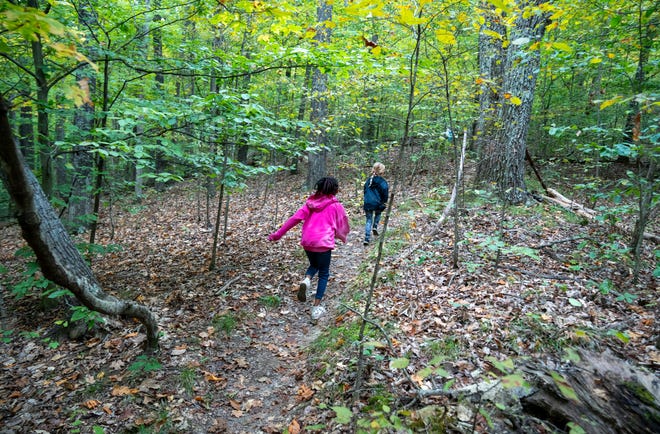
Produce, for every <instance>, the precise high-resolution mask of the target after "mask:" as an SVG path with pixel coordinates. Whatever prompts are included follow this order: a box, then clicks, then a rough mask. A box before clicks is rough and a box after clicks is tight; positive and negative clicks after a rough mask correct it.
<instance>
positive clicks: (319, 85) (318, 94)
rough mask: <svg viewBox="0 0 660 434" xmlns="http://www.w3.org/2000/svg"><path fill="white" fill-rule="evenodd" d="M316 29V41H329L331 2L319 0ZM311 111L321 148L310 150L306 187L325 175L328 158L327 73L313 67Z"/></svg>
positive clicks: (316, 140) (315, 138) (311, 118)
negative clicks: (326, 121)
mask: <svg viewBox="0 0 660 434" xmlns="http://www.w3.org/2000/svg"><path fill="white" fill-rule="evenodd" d="M316 12H317V22H318V29H317V32H316V37H315V38H316V41H317V42H318V44H319V45H321V46H322V45H323V44H326V43H328V42H330V37H331V33H332V32H331V30H330V29H329V28H328V27H326V26H325V24H324V23H325V22H327V21H330V20H332V4H331V3H329V2H327V1H326V0H319V6H318V8H317V10H316ZM311 106H312V111H311V114H310V121H311V122H312V123H313V124H314V126H315V129H314V142H315V143H316V146H317V147H319V148H321V149H320V150H319V151H315V152H310V154H309V170H308V171H307V188H310V189H311V188H312V187H313V186H314V184H315V183H316V181H317V180H318V179H319V178H322V177H323V176H325V175H326V172H327V169H326V160H327V158H328V151H327V145H328V135H327V133H326V131H325V127H324V125H323V123H324V122H325V120H326V118H327V117H328V75H327V73H325V72H323V71H322V70H321V69H320V68H314V71H313V73H312V98H311Z"/></svg>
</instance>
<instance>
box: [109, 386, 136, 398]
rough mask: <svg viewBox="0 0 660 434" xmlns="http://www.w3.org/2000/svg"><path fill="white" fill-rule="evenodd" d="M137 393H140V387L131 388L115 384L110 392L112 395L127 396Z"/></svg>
mask: <svg viewBox="0 0 660 434" xmlns="http://www.w3.org/2000/svg"><path fill="white" fill-rule="evenodd" d="M137 393H138V389H135V388H130V387H128V386H114V387H113V388H112V392H111V393H110V394H111V395H112V396H126V395H135V394H137Z"/></svg>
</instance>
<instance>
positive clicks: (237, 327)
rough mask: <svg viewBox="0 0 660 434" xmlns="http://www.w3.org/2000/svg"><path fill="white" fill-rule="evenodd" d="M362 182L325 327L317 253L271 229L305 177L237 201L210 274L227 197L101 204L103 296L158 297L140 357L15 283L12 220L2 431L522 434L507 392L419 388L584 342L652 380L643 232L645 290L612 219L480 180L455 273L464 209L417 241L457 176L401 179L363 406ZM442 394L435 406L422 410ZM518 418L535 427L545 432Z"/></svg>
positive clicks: (0, 242) (108, 329)
mask: <svg viewBox="0 0 660 434" xmlns="http://www.w3.org/2000/svg"><path fill="white" fill-rule="evenodd" d="M351 176H352V177H351ZM353 178H355V179H356V180H355V182H354V183H351V182H350V181H346V182H344V183H345V184H346V188H345V189H344V191H342V192H340V194H339V198H340V200H342V202H343V203H344V204H345V206H346V209H347V211H348V213H349V216H350V218H351V226H352V232H351V234H350V238H349V241H348V242H347V243H346V244H341V245H339V246H338V248H337V249H336V251H335V252H334V253H333V263H332V268H331V271H332V277H331V280H330V284H329V286H328V290H327V296H326V299H325V301H324V303H325V305H326V307H327V309H328V313H327V315H326V316H325V317H324V318H322V320H321V321H320V322H319V323H318V324H316V325H314V324H312V323H311V321H310V307H311V300H312V298H313V295H312V293H310V294H308V301H307V302H304V303H301V302H299V301H297V299H296V289H297V285H298V282H299V281H300V278H301V277H302V274H303V272H304V270H305V264H306V258H305V257H304V253H303V252H302V250H301V248H300V246H299V245H298V239H299V228H294V229H293V230H291V231H290V232H289V233H288V234H287V235H286V236H285V237H284V238H283V239H282V240H280V241H279V242H277V243H271V242H268V240H267V235H268V233H269V232H271V231H273V230H274V229H276V228H277V227H278V225H280V224H281V223H282V222H284V220H285V219H286V218H287V217H288V216H289V215H290V214H291V213H293V212H294V211H295V210H296V209H297V208H298V207H299V206H300V205H301V204H302V203H303V202H304V200H305V198H306V193H304V192H303V191H302V189H301V188H300V187H299V186H300V185H301V184H302V178H301V177H299V176H293V175H288V174H279V175H277V176H276V177H272V178H268V179H264V180H261V181H258V182H255V183H254V184H253V185H251V186H250V188H248V189H246V190H245V191H244V192H242V193H239V194H236V195H234V196H232V197H231V201H230V206H229V213H228V216H227V230H226V235H225V238H224V240H222V238H223V230H222V229H223V228H222V227H221V234H220V237H221V241H222V242H221V243H220V244H219V246H218V252H217V260H216V264H217V265H216V267H215V269H213V270H211V271H210V270H209V264H210V258H211V252H212V243H213V228H212V225H209V224H208V223H207V222H208V221H213V220H214V219H215V215H216V211H215V207H211V208H210V209H208V211H207V209H206V206H205V199H204V196H203V193H202V191H201V190H199V189H198V188H195V186H193V185H191V184H188V183H183V184H179V185H176V186H174V187H172V188H170V189H168V190H167V192H166V193H160V194H158V193H155V192H154V193H152V194H150V195H149V196H148V197H147V198H146V199H145V200H144V201H143V202H142V204H139V205H138V204H130V203H121V202H118V203H115V204H114V206H113V208H112V209H111V210H108V209H106V211H105V215H103V216H101V224H100V227H99V239H98V241H97V242H98V243H99V244H101V245H104V246H106V247H108V249H107V250H108V251H107V252H105V253H103V254H98V255H96V256H94V257H93V259H92V262H91V263H92V267H93V269H94V271H95V273H96V275H97V277H98V279H99V280H100V282H101V283H102V285H103V287H104V289H105V291H107V292H109V293H111V294H113V295H115V296H117V297H120V298H130V299H133V300H136V301H138V302H140V303H142V304H144V305H147V306H148V307H149V308H150V309H152V310H153V312H154V313H155V315H156V316H157V318H158V323H159V327H160V330H161V333H162V337H161V339H160V350H159V352H158V353H157V354H155V355H154V356H148V355H145V354H144V353H143V351H142V346H143V343H144V339H145V336H144V333H143V330H142V329H141V327H140V325H139V324H138V323H136V322H132V321H129V320H118V319H108V321H107V322H106V323H104V324H97V325H96V326H95V327H94V329H93V330H92V331H90V332H88V333H86V334H84V335H82V336H79V337H77V338H76V339H69V338H67V337H66V330H63V329H62V328H61V327H59V326H58V325H56V324H55V321H58V320H65V319H66V317H65V316H63V315H64V310H63V309H62V306H61V304H57V303H53V302H50V303H49V300H43V299H42V298H40V297H39V296H38V295H36V294H37V292H36V291H35V292H28V294H27V295H25V296H23V297H16V296H14V294H13V293H12V291H14V292H16V291H18V289H16V287H15V284H16V282H18V281H19V280H21V279H23V277H21V276H24V275H25V272H24V270H25V262H26V259H25V255H16V252H17V251H18V250H19V249H21V248H22V247H23V245H24V243H23V241H22V239H21V238H20V230H19V228H18V227H17V226H7V227H4V228H0V264H1V265H2V266H3V267H4V269H5V270H4V271H5V272H4V273H3V274H2V275H0V279H1V280H0V282H1V283H2V285H4V288H3V290H2V304H1V305H0V308H1V309H2V311H1V312H0V313H1V314H2V315H1V319H2V323H1V329H2V336H0V338H2V341H0V349H1V352H0V367H1V369H2V379H0V433H3V434H8V433H23V432H40V433H64V432H67V433H70V432H83V433H88V432H93V433H130V432H149V433H156V432H162V433H166V432H187V433H214V432H227V433H283V432H288V433H291V434H295V433H298V432H336V433H339V432H350V431H351V429H349V428H348V425H346V424H345V421H342V414H341V409H342V408H345V407H349V408H353V409H361V411H362V413H360V415H361V416H360V417H361V418H362V419H361V421H360V423H363V424H367V425H371V426H372V427H376V426H386V425H387V424H391V425H392V426H394V427H395V426H396V423H398V422H397V420H398V419H397V417H394V414H395V413H394V411H395V409H407V410H408V413H405V414H407V415H408V416H409V418H408V419H409V420H408V422H409V423H412V422H414V421H417V422H416V423H417V424H418V426H421V427H422V428H419V432H445V431H447V432H472V431H476V432H505V431H506V428H507V427H508V428H511V431H512V432H513V431H515V430H514V429H513V428H512V427H511V426H510V423H509V422H506V420H505V419H506V417H503V416H502V414H504V411H503V409H502V406H494V407H489V408H487V407H486V406H485V405H484V406H483V408H480V409H479V408H478V409H474V408H473V409H469V408H462V405H461V400H459V399H457V398H456V397H455V396H453V395H451V394H449V393H438V394H429V395H428V397H426V398H423V399H419V398H418V399H417V400H415V399H413V397H414V392H415V391H417V390H420V389H423V390H431V391H432V390H435V389H439V390H442V391H444V392H448V391H451V390H468V389H466V387H469V386H473V385H477V384H479V383H481V382H482V381H484V380H486V379H492V378H494V377H495V374H498V373H499V374H502V372H500V371H503V370H506V369H509V368H508V367H510V369H511V373H515V372H517V371H515V366H518V363H519V361H520V360H525V359H529V358H531V359H534V360H537V361H542V362H543V363H545V364H547V365H552V366H558V365H560V364H561V363H563V362H564V361H565V360H564V359H563V357H565V356H566V355H567V354H568V356H569V357H570V356H571V354H573V353H572V352H571V351H567V349H569V350H570V348H572V347H579V348H584V349H588V350H591V351H596V352H607V353H611V354H614V355H615V356H617V357H620V358H622V359H625V360H627V361H628V362H629V363H630V364H631V365H634V366H636V367H639V368H640V369H643V370H645V371H647V372H650V373H651V375H655V376H656V378H657V375H658V367H659V366H660V353H659V352H658V346H659V345H660V342H659V335H660V334H659V333H658V331H659V327H658V323H657V318H658V293H657V280H655V278H654V277H653V272H654V267H657V257H656V256H654V255H655V254H656V248H657V246H655V245H653V244H651V243H646V246H645V250H644V252H643V261H644V262H643V263H644V267H643V268H642V271H641V274H640V279H639V283H637V284H635V285H633V284H632V283H631V270H630V265H629V264H626V263H624V262H622V261H621V260H620V253H621V252H622V251H623V250H625V249H624V245H623V244H622V243H623V241H622V240H619V239H618V238H613V237H611V235H610V234H611V228H610V227H606V226H604V225H602V224H598V223H593V222H592V223H587V222H584V221H583V220H581V219H579V218H576V217H575V216H573V215H571V213H569V212H566V211H564V210H561V209H559V208H556V207H553V206H552V205H550V204H548V203H540V204H536V205H533V206H531V207H521V208H523V209H521V208H508V209H502V207H500V206H497V205H496V202H495V201H493V200H492V199H489V198H488V197H487V195H485V193H484V196H483V197H478V196H477V197H472V198H469V200H466V202H465V203H466V204H469V205H466V206H465V207H464V210H463V217H464V218H462V219H461V224H460V230H461V232H462V234H463V237H464V239H465V240H466V242H464V243H461V244H460V248H459V251H458V254H459V258H460V264H459V267H457V268H454V267H452V265H451V264H452V251H453V243H452V239H453V238H452V237H453V230H454V228H453V223H451V220H450V221H449V222H447V223H445V224H444V225H442V226H441V227H439V230H438V231H436V235H435V236H434V237H432V238H431V239H430V240H428V241H427V242H423V243H422V241H425V238H424V237H425V236H426V235H428V234H430V233H432V232H434V228H435V221H437V219H438V217H439V216H440V214H441V212H442V209H443V208H444V206H445V204H446V200H447V197H448V194H447V190H448V189H443V188H439V187H436V186H440V185H451V181H450V179H451V178H448V179H445V180H440V179H433V180H431V179H429V180H428V181H426V182H419V183H417V184H418V187H416V188H412V187H410V186H404V187H403V188H401V191H400V192H397V194H398V195H397V196H396V197H395V202H396V205H395V207H394V210H393V213H392V217H391V219H390V223H389V225H390V227H389V228H388V230H387V232H386V233H385V234H381V236H382V237H384V238H383V245H382V247H383V259H382V261H381V265H382V268H381V270H380V273H379V277H378V278H377V279H376V285H375V292H374V295H373V298H372V304H371V308H372V311H371V317H370V318H371V320H370V321H371V322H370V323H369V325H370V326H368V327H367V328H366V334H367V338H366V339H365V348H364V354H366V356H365V357H366V358H365V359H364V360H363V361H364V363H365V368H364V371H363V373H364V382H363V383H362V389H361V390H360V393H359V394H358V395H359V400H358V402H357V403H354V402H351V396H352V394H353V387H354V385H355V381H356V359H357V351H358V350H357V348H358V345H357V343H356V341H357V336H358V335H359V328H360V321H358V319H359V314H358V313H357V312H362V310H363V309H364V305H365V300H366V299H367V293H368V291H369V287H370V282H371V278H372V272H373V268H374V264H375V257H376V253H377V251H378V245H377V244H376V243H374V244H372V245H370V246H367V247H365V246H363V245H362V241H363V240H362V237H363V234H362V231H363V217H362V213H361V212H360V200H361V197H360V194H359V191H360V184H361V181H358V178H359V176H355V175H347V176H346V177H345V179H348V180H351V179H353ZM275 179H276V180H277V182H275V183H273V182H271V181H273V180H275ZM340 181H341V178H340ZM215 200H217V198H216V199H215ZM207 215H209V216H211V217H210V218H207ZM221 223H224V222H221ZM654 224H657V222H655V223H654ZM652 229H657V227H656V228H652ZM110 246H117V248H116V249H114V248H110ZM412 246H416V248H415V249H414V251H413V250H409V249H410V248H411V247H412ZM37 274H38V273H37ZM313 286H314V285H313ZM51 301H52V300H51ZM384 333H386V335H385V334H384ZM509 362H511V364H509ZM514 364H515V365H514ZM405 365H407V366H405ZM503 366H504V367H503ZM428 368H431V371H432V372H431V371H429V370H428ZM496 368H499V371H498V369H496ZM430 374H431V375H430ZM436 406H438V407H442V408H444V409H445V410H446V412H445V413H444V415H443V416H442V417H440V416H438V414H436V415H435V416H433V415H431V416H428V415H427V416H424V415H423V414H422V411H421V410H422V409H429V408H433V409H435V408H436ZM333 407H335V408H333ZM484 409H486V410H487V411H484ZM433 411H436V410H433ZM443 411H444V410H443ZM500 413H502V414H500ZM403 414H404V413H401V415H403ZM344 416H345V415H344ZM401 417H403V416H401ZM434 418H435V419H434ZM498 418H501V419H503V420H505V421H504V422H498V421H497V419H498ZM432 419H434V420H435V422H433V420H432ZM530 419H531V416H530ZM411 421H412V422H411ZM517 423H519V425H518V427H520V426H523V427H526V431H525V430H523V431H525V432H548V427H549V426H551V425H550V422H547V421H546V422H542V421H538V420H534V421H532V422H526V421H525V420H523V419H519V420H518V421H517ZM409 426H411V425H409ZM554 428H556V429H558V430H559V431H561V430H562V429H564V428H565V427H554ZM376 431H377V429H376V428H374V431H373V432H376ZM382 432H388V431H387V429H383V430H382ZM391 432H397V431H396V428H391Z"/></svg>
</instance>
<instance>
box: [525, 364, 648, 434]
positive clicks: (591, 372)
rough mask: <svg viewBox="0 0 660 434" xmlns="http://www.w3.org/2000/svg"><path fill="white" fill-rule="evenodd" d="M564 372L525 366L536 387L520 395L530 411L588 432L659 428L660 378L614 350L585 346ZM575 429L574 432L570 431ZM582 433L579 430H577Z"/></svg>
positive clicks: (637, 433) (625, 433)
mask: <svg viewBox="0 0 660 434" xmlns="http://www.w3.org/2000/svg"><path fill="white" fill-rule="evenodd" d="M579 355H580V361H579V362H577V363H576V364H575V365H573V366H570V367H568V368H566V369H564V370H562V372H561V374H560V375H561V376H560V377H558V375H557V373H554V375H553V371H547V370H540V369H538V368H537V367H534V366H526V367H522V370H523V372H525V373H526V374H527V375H525V376H526V377H527V378H528V381H529V382H530V383H531V384H532V386H533V388H534V389H535V392H534V393H532V394H530V395H528V396H525V397H523V398H521V400H520V403H521V404H522V407H523V410H524V412H525V413H526V414H528V415H531V416H534V417H536V418H538V419H541V420H544V421H547V422H549V423H551V424H552V425H554V426H556V427H558V428H560V429H562V430H566V431H571V428H573V429H575V426H576V425H577V426H579V427H580V428H582V430H583V431H579V432H585V433H587V434H643V433H648V434H651V433H658V432H660V380H659V379H658V378H657V377H656V376H654V375H652V374H651V373H648V372H646V371H644V370H642V369H641V368H637V367H634V366H633V365H631V364H629V363H627V362H626V361H625V360H622V359H620V358H618V357H615V356H614V355H613V354H611V353H609V352H605V353H593V352H587V351H580V352H579ZM571 432H573V431H571ZM576 432H578V431H576Z"/></svg>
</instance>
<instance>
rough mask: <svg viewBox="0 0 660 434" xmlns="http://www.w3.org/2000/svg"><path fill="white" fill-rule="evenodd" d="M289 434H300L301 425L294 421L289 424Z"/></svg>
mask: <svg viewBox="0 0 660 434" xmlns="http://www.w3.org/2000/svg"><path fill="white" fill-rule="evenodd" d="M288 430H289V434H299V433H300V424H299V423H298V421H297V420H295V419H293V420H292V421H291V423H290V424H289V428H288Z"/></svg>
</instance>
